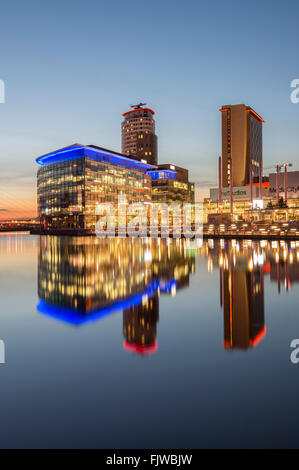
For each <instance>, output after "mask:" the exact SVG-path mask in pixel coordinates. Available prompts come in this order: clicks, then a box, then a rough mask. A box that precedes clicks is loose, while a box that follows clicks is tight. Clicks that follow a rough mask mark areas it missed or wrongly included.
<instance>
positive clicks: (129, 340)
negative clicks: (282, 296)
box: [38, 237, 299, 354]
mask: <svg viewBox="0 0 299 470" xmlns="http://www.w3.org/2000/svg"><path fill="white" fill-rule="evenodd" d="M196 256H197V257H200V258H202V261H203V260H205V259H206V260H207V275H208V272H210V273H213V274H214V271H215V270H216V269H219V279H220V282H219V292H220V304H221V308H222V309H223V318H224V322H223V324H224V341H223V344H224V347H225V348H226V349H242V350H246V349H250V348H251V347H254V346H256V345H257V344H258V343H260V342H261V341H262V340H263V338H264V337H265V335H266V325H265V305H264V302H265V301H264V289H265V287H264V284H265V282H264V280H265V277H266V276H269V281H270V282H275V283H277V289H278V292H281V289H283V286H284V288H285V289H286V291H289V290H290V289H291V286H292V284H293V283H295V282H299V243H298V242H291V243H289V244H287V243H285V242H283V241H281V242H278V241H272V242H267V241H255V242H253V241H250V240H244V241H240V242H238V241H236V240H232V241H230V242H228V241H224V240H219V241H213V240H207V241H204V242H201V241H199V240H197V241H194V242H192V241H188V240H187V241H185V240H165V239H141V240H140V239H121V238H115V239H110V240H107V239H97V238H89V237H78V238H76V237H74V238H72V237H41V238H40V247H39V257H38V295H39V298H40V301H39V305H38V309H39V311H40V312H42V313H44V314H48V315H51V316H52V317H55V318H57V319H59V320H63V321H66V322H68V323H71V324H74V325H82V324H84V323H86V322H90V321H95V320H98V319H100V318H103V317H105V316H107V315H110V314H112V313H113V312H120V311H122V312H123V335H124V348H125V349H126V350H129V351H133V352H136V353H139V354H147V353H150V352H154V351H155V350H156V349H157V324H158V321H159V297H160V295H162V294H164V295H165V294H168V295H172V296H174V295H176V293H177V291H178V290H179V289H181V288H183V287H188V285H189V277H190V274H191V273H193V272H194V271H195V257H196ZM202 261H200V262H201V266H202ZM199 287H200V286H199ZM210 294H211V293H210ZM205 295H206V293H205ZM199 296H200V290H199Z"/></svg>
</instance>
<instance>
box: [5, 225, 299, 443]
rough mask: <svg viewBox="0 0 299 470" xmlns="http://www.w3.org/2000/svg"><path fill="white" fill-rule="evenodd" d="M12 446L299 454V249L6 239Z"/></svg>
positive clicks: (8, 427) (9, 436)
mask: <svg viewBox="0 0 299 470" xmlns="http://www.w3.org/2000/svg"><path fill="white" fill-rule="evenodd" d="M0 256H1V264H0V279H1V295H0V302H1V309H0V338H1V339H2V340H3V341H4V342H5V353H6V363H5V364H0V387H1V392H0V416H1V420H0V423H1V424H0V447H5V448H6V447H80V448H81V447H98V448H136V447H141V448H163V447H164V448H193V447H194V448H202V447H278V446H279V447H284V446H285V447H290V446H291V447H298V444H299V437H298V411H299V406H298V388H299V363H298V364H293V363H292V362H291V361H290V354H291V351H292V350H291V348H290V342H291V340H292V339H294V338H299V307H298V300H299V290H298V282H299V244H297V245H296V244H295V243H289V244H285V243H280V244H279V243H277V242H272V243H268V242H250V241H244V242H240V243H239V242H235V241H232V242H230V243H227V242H226V243H224V242H222V241H220V242H213V241H212V240H210V241H207V242H204V243H203V244H202V246H201V245H200V243H199V242H188V241H187V242H185V241H182V240H179V241H172V240H163V239H162V240H131V239H125V240H122V239H112V240H97V239H94V238H87V237H85V238H68V237H60V238H59V237H35V236H30V235H17V234H12V235H2V236H1V237H0Z"/></svg>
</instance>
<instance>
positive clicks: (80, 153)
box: [36, 144, 156, 172]
mask: <svg viewBox="0 0 299 470" xmlns="http://www.w3.org/2000/svg"><path fill="white" fill-rule="evenodd" d="M84 157H87V158H91V159H92V160H96V161H104V162H107V163H110V164H112V165H119V166H124V167H126V168H128V169H136V170H140V171H143V172H145V171H147V170H152V169H155V168H156V167H155V166H154V165H149V164H147V163H144V162H139V161H137V160H134V159H132V158H130V157H128V156H126V155H123V154H121V153H119V152H114V151H113V150H108V149H105V148H103V147H98V146H96V145H81V144H73V145H69V146H68V147H63V148H61V149H58V150H55V151H54V152H51V153H47V154H45V155H42V156H40V157H38V158H37V159H36V162H37V163H38V164H39V165H50V164H53V163H59V162H65V161H69V160H75V159H77V158H84Z"/></svg>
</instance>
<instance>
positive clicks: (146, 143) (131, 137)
mask: <svg viewBox="0 0 299 470" xmlns="http://www.w3.org/2000/svg"><path fill="white" fill-rule="evenodd" d="M154 115H155V111H153V110H152V109H150V108H144V107H142V103H140V105H136V106H135V107H134V109H132V110H130V111H127V112H125V113H124V114H123V117H124V120H123V122H122V124H121V145H122V153H123V154H124V155H126V156H127V157H131V158H134V159H135V160H139V161H141V160H144V161H146V162H147V163H149V164H150V165H156V164H157V161H158V145H157V136H156V134H155V120H154V117H153V116H154Z"/></svg>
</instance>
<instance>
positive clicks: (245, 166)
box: [220, 104, 264, 188]
mask: <svg viewBox="0 0 299 470" xmlns="http://www.w3.org/2000/svg"><path fill="white" fill-rule="evenodd" d="M220 111H221V113H222V185H223V187H224V188H227V187H230V185H231V182H232V184H233V186H234V187H236V186H237V187H241V186H245V185H246V184H250V172H251V170H252V174H253V178H254V177H258V176H259V173H260V169H261V166H262V164H263V127H262V126H263V122H264V120H263V119H262V118H261V116H259V115H258V114H257V113H256V112H255V111H254V110H253V109H252V108H251V107H250V106H246V105H245V104H237V105H227V106H222V108H221V109H220Z"/></svg>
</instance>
